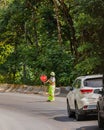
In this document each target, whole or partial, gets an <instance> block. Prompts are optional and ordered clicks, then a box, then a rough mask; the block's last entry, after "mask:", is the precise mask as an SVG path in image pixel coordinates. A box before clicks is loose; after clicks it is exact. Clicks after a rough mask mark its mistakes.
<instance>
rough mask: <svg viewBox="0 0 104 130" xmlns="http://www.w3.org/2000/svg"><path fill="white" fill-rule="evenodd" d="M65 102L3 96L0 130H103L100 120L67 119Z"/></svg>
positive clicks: (59, 99)
mask: <svg viewBox="0 0 104 130" xmlns="http://www.w3.org/2000/svg"><path fill="white" fill-rule="evenodd" d="M65 99H66V98H65V97H56V101H55V102H46V100H47V97H45V96H41V95H32V94H31V95H30V94H19V93H0V130H101V129H99V128H98V125H97V117H96V116H90V117H88V118H86V119H85V120H84V121H76V120H75V119H74V118H68V117H67V111H66V100H65Z"/></svg>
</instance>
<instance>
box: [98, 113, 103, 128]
mask: <svg viewBox="0 0 104 130" xmlns="http://www.w3.org/2000/svg"><path fill="white" fill-rule="evenodd" d="M98 126H99V128H103V120H102V118H101V116H100V112H98Z"/></svg>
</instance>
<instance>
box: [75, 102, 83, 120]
mask: <svg viewBox="0 0 104 130" xmlns="http://www.w3.org/2000/svg"><path fill="white" fill-rule="evenodd" d="M75 118H76V120H77V121H80V120H82V115H81V114H80V113H79V110H78V105H77V104H75Z"/></svg>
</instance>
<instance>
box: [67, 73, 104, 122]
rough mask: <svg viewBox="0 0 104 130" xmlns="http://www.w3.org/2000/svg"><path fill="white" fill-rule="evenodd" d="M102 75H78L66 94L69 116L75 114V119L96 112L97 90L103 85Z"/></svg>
mask: <svg viewBox="0 0 104 130" xmlns="http://www.w3.org/2000/svg"><path fill="white" fill-rule="evenodd" d="M102 79H103V75H88V76H81V77H78V78H77V79H76V80H75V81H74V83H73V85H72V87H70V88H69V89H70V90H69V93H68V94H67V97H66V100H67V112H68V116H69V117H71V116H72V115H73V114H75V117H76V120H77V121H78V120H82V117H84V116H85V115H89V114H97V101H98V98H99V96H100V95H99V94H98V93H99V91H100V90H101V89H102V86H103V80H102Z"/></svg>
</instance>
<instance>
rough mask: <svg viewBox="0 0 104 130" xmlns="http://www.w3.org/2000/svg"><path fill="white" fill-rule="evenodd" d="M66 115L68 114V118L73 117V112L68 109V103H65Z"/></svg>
mask: <svg viewBox="0 0 104 130" xmlns="http://www.w3.org/2000/svg"><path fill="white" fill-rule="evenodd" d="M67 113H68V117H72V116H73V112H72V111H71V109H70V105H69V103H68V101H67Z"/></svg>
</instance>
